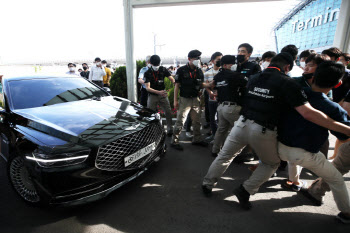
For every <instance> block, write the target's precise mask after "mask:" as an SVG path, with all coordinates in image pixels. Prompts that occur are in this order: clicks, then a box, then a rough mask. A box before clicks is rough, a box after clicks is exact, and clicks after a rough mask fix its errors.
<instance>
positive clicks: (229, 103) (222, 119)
mask: <svg viewBox="0 0 350 233" xmlns="http://www.w3.org/2000/svg"><path fill="white" fill-rule="evenodd" d="M234 64H236V58H235V56H231V55H226V56H223V57H222V58H221V66H222V68H221V69H220V71H219V73H218V74H217V75H215V76H214V80H213V81H211V82H210V83H206V84H204V87H210V88H214V89H216V90H217V96H216V99H217V101H218V104H219V105H218V108H217V112H218V121H219V125H218V129H217V131H216V134H215V137H214V144H213V148H212V155H213V156H214V157H216V156H217V153H219V151H220V148H221V146H222V145H223V144H224V141H225V139H226V137H227V133H228V132H229V131H230V130H231V129H232V127H233V125H234V122H235V121H237V120H238V118H239V112H240V111H241V105H242V96H243V94H244V93H245V90H246V86H247V82H248V79H247V78H246V77H245V76H244V75H243V74H240V73H238V72H235V71H232V70H231V68H232V67H234V66H233V65H234Z"/></svg>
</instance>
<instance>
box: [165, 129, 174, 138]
mask: <svg viewBox="0 0 350 233" xmlns="http://www.w3.org/2000/svg"><path fill="white" fill-rule="evenodd" d="M166 135H167V136H168V137H171V136H172V135H173V130H172V129H171V130H169V131H168V132H167V134H166Z"/></svg>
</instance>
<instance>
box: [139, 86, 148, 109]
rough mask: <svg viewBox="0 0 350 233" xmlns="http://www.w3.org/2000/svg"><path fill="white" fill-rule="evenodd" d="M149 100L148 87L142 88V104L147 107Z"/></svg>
mask: <svg viewBox="0 0 350 233" xmlns="http://www.w3.org/2000/svg"><path fill="white" fill-rule="evenodd" d="M147 100H148V91H147V90H146V88H143V87H142V88H141V97H140V104H141V105H142V106H144V107H147Z"/></svg>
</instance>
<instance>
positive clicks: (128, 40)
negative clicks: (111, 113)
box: [124, 0, 137, 101]
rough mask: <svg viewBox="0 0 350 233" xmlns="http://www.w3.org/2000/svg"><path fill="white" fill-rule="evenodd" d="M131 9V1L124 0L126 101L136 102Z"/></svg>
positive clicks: (132, 16)
mask: <svg viewBox="0 0 350 233" xmlns="http://www.w3.org/2000/svg"><path fill="white" fill-rule="evenodd" d="M133 18H134V15H133V7H132V4H131V0H124V27H125V28H124V32H125V55H126V77H127V85H128V99H129V100H131V101H137V90H136V87H137V82H136V60H135V56H134V55H135V53H134V22H133Z"/></svg>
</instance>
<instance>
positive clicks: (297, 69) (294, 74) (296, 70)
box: [288, 62, 304, 78]
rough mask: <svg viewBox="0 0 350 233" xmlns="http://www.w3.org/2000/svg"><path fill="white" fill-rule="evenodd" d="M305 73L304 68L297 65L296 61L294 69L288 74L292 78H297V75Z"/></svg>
mask: <svg viewBox="0 0 350 233" xmlns="http://www.w3.org/2000/svg"><path fill="white" fill-rule="evenodd" d="M303 73H304V71H303V69H302V68H300V67H299V66H297V65H296V64H295V62H294V65H293V69H292V70H291V71H289V73H288V76H289V77H292V78H296V77H301V76H303Z"/></svg>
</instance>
